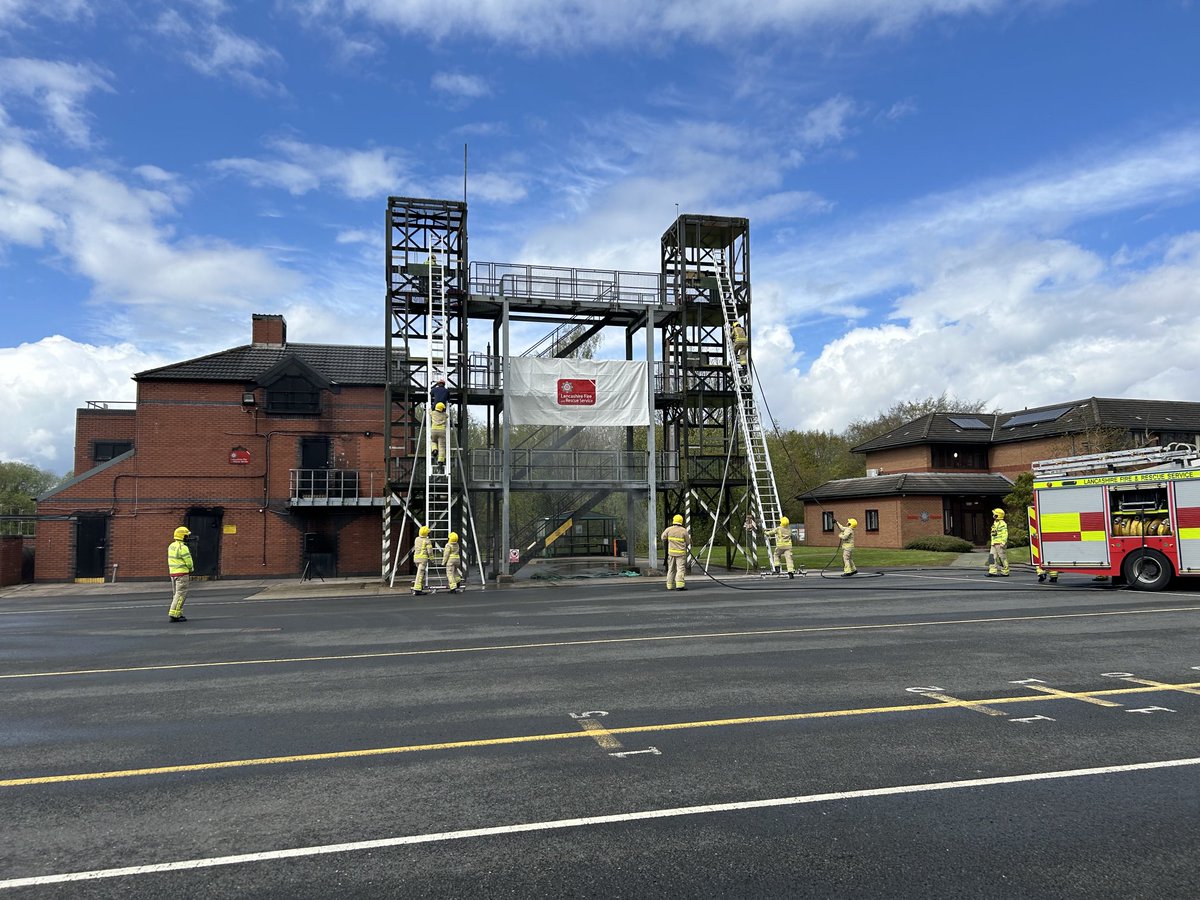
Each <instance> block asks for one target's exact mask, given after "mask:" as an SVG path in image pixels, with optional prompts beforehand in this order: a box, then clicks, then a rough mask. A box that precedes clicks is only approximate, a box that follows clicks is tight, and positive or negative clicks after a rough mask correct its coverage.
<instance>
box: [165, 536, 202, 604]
mask: <svg viewBox="0 0 1200 900" xmlns="http://www.w3.org/2000/svg"><path fill="white" fill-rule="evenodd" d="M189 534H191V532H190V531H189V530H188V529H186V528H184V527H183V526H182V525H180V526H179V527H178V528H176V529H175V540H173V541H172V542H171V546H169V547H168V548H167V571H168V572H170V573H171V587H172V595H171V611H170V612H169V613H167V617H168V618H169V619H170V620H171V621H172V622H186V621H187V616H185V615H184V614H183V602H184V601H185V600H186V599H187V592H188V585H189V584H190V583H191V580H192V570H193V569H195V564H194V563H193V562H192V551H191V550H189V549H188V545H187V544H185V543H184V541H185V540H187V536H188V535H189Z"/></svg>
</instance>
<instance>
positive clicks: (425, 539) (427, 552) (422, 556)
mask: <svg viewBox="0 0 1200 900" xmlns="http://www.w3.org/2000/svg"><path fill="white" fill-rule="evenodd" d="M431 556H433V541H431V540H430V539H429V526H428V525H422V526H421V530H420V531H419V532H418V533H417V539H416V540H415V541H413V562H415V563H416V564H417V577H416V580H414V581H413V589H412V592H413V596H414V597H419V596H421V595H422V594H424V593H425V592H424V591H423V590H421V588H422V586H424V584H425V569H426V568H428V566H429V559H430V557H431Z"/></svg>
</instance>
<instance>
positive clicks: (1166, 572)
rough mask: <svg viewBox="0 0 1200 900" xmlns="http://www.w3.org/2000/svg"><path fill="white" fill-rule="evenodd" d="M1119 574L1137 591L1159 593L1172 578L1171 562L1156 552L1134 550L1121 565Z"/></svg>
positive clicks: (1173, 572)
mask: <svg viewBox="0 0 1200 900" xmlns="http://www.w3.org/2000/svg"><path fill="white" fill-rule="evenodd" d="M1121 574H1122V575H1124V576H1125V581H1126V583H1128V585H1129V586H1130V587H1131V588H1133V589H1135V590H1138V591H1161V590H1162V589H1163V588H1165V587H1166V586H1167V584H1168V583H1169V582H1170V580H1171V579H1172V578H1173V577H1174V575H1175V571H1174V570H1173V569H1172V568H1171V562H1170V560H1168V559H1167V558H1166V557H1165V556H1163V555H1162V554H1161V553H1159V552H1158V551H1157V550H1144V549H1143V550H1134V551H1133V552H1132V553H1130V554H1129V555H1128V556H1126V557H1125V562H1123V563H1122V564H1121Z"/></svg>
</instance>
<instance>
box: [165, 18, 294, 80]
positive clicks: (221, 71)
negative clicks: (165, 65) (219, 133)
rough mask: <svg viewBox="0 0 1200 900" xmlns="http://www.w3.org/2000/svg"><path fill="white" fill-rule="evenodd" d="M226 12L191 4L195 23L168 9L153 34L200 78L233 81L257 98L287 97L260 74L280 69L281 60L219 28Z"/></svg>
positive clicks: (257, 44) (272, 51) (267, 49)
mask: <svg viewBox="0 0 1200 900" xmlns="http://www.w3.org/2000/svg"><path fill="white" fill-rule="evenodd" d="M225 11H226V8H225V6H224V4H193V6H192V10H189V12H194V13H195V14H196V15H197V16H198V17H199V18H198V20H197V19H195V18H190V17H188V16H185V15H184V12H182V11H181V10H180V9H178V8H175V9H168V10H166V11H165V12H163V13H161V14H160V15H159V17H158V18H157V19H156V20H155V22H154V25H153V30H154V32H155V33H156V34H157V35H158V36H159V37H160V38H165V39H166V40H168V41H170V42H171V43H172V44H173V45H174V48H175V50H176V52H177V54H178V58H180V59H182V60H183V61H184V62H185V63H187V65H189V66H190V67H191V68H192V69H194V70H195V71H197V72H199V73H200V74H201V75H204V76H207V77H209V78H218V79H226V80H229V81H233V82H235V83H237V84H240V85H242V86H244V87H247V88H249V89H250V90H253V91H255V92H257V93H260V94H266V95H279V94H284V93H286V90H285V88H284V87H283V85H281V84H280V83H279V82H277V81H272V80H271V79H269V78H268V77H266V75H264V74H263V73H264V71H269V70H272V69H275V68H278V67H280V66H281V64H282V62H283V56H282V55H281V54H280V53H279V51H277V50H275V49H274V48H273V47H269V46H267V45H266V44H263V43H261V42H259V41H256V40H254V39H253V38H248V37H246V36H244V35H241V34H238V33H237V32H235V31H233V30H231V29H229V28H227V27H225V26H224V25H222V24H220V22H218V21H217V19H218V18H219V17H220V16H221V15H223V14H224V12H225Z"/></svg>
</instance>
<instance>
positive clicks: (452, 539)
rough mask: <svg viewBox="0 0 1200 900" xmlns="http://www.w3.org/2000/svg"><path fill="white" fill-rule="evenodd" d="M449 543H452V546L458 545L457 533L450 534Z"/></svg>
mask: <svg viewBox="0 0 1200 900" xmlns="http://www.w3.org/2000/svg"><path fill="white" fill-rule="evenodd" d="M450 543H452V544H457V543H458V532H457V531H452V532H450Z"/></svg>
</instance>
